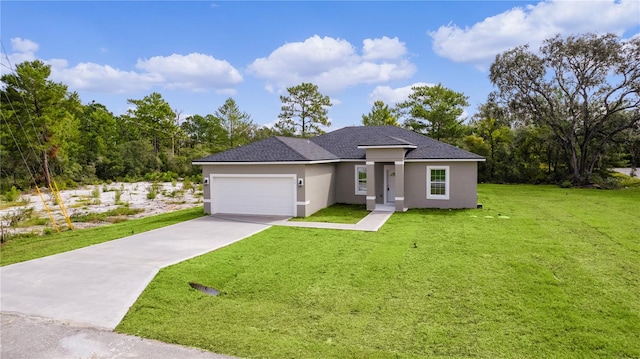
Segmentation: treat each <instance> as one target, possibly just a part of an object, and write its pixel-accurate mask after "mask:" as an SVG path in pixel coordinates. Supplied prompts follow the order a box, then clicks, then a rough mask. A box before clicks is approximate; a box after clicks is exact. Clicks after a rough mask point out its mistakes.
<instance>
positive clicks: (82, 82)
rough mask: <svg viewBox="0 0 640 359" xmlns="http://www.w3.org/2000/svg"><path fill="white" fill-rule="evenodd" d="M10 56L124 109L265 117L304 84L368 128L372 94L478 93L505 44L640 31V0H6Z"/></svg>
mask: <svg viewBox="0 0 640 359" xmlns="http://www.w3.org/2000/svg"><path fill="white" fill-rule="evenodd" d="M0 14H1V15H0V16H1V28H0V31H1V40H2V46H3V49H2V52H3V53H2V67H1V68H0V71H2V73H7V72H8V71H10V69H9V67H8V66H10V65H9V64H11V65H15V64H17V63H20V62H22V61H26V60H34V59H41V60H43V61H45V62H47V63H49V64H51V66H52V76H51V79H52V80H54V81H57V82H62V83H64V84H66V85H68V86H69V89H70V90H71V91H76V92H78V93H79V95H80V98H81V100H82V101H83V102H84V103H89V102H91V101H93V100H95V101H96V102H99V103H102V104H104V105H105V106H107V108H108V109H109V110H111V111H112V112H114V113H115V114H121V113H124V112H126V110H127V109H128V108H129V107H130V105H128V104H127V99H141V98H143V97H144V96H146V95H148V94H150V93H152V92H159V93H161V94H162V96H163V98H164V99H165V100H166V101H167V102H169V104H170V105H171V107H172V108H174V109H175V110H177V111H179V112H181V113H182V118H184V117H186V116H188V115H192V114H200V115H206V114H210V113H211V114H213V113H214V112H215V110H216V109H217V108H218V107H219V106H220V105H222V104H223V103H224V101H225V99H226V98H228V97H233V98H234V99H235V100H236V102H237V103H238V105H239V107H240V109H241V110H243V111H246V112H248V113H249V114H250V115H251V117H252V120H253V121H254V122H255V123H257V124H259V125H266V124H273V123H274V122H275V121H276V120H277V116H278V113H279V112H280V106H281V102H280V99H279V95H281V94H286V88H287V87H290V86H295V85H297V84H300V83H302V82H312V83H315V84H317V85H318V86H319V88H320V91H321V92H322V93H323V94H326V95H329V96H330V97H331V99H332V102H333V103H334V105H333V106H332V107H331V108H330V110H329V117H330V119H331V120H332V123H333V126H332V127H331V129H335V128H339V127H343V126H349V125H358V124H360V122H361V116H362V114H363V113H367V112H369V111H370V109H371V106H372V104H373V101H375V100H377V99H381V100H383V101H385V102H386V103H388V104H391V105H393V104H394V103H396V102H401V101H402V100H403V99H405V98H406V96H407V95H408V94H409V93H410V87H411V86H412V85H415V84H437V83H441V84H442V85H443V86H445V87H448V88H451V89H453V90H455V91H458V92H462V93H464V94H465V95H467V96H469V102H470V106H469V107H468V108H467V109H466V113H467V114H469V115H470V114H473V113H475V111H476V108H477V107H478V105H480V104H482V103H483V102H484V101H485V100H486V97H487V94H488V93H489V92H490V91H491V90H492V86H491V83H490V82H489V80H488V72H487V70H488V68H489V66H490V65H491V62H492V61H493V59H494V58H495V55H496V54H498V53H500V52H502V51H505V50H507V49H510V48H512V47H515V46H518V45H522V44H530V45H531V46H532V47H534V48H537V47H538V46H539V44H540V43H541V42H542V40H544V39H546V38H549V37H551V36H554V35H555V34H557V33H560V34H564V35H569V34H578V33H584V32H596V33H604V32H613V33H616V34H618V35H620V36H622V37H623V38H630V37H633V36H640V35H639V34H640V1H638V0H619V1H599V0H585V1H576V0H571V1H570V0H564V1H541V2H535V1H421V2H418V1H410V2H367V1H354V2H337V1H335V2H324V1H323V2H320V1H315V2H294V1H288V2H271V1H260V2H244V1H237V2H236V1H234V2H231V1H218V2H209V1H182V2H170V1H135V2H134V1H130V2H116V1H92V2H80V1H67V2H54V1H45V2H34V1H5V0H3V1H2V2H1V3H0Z"/></svg>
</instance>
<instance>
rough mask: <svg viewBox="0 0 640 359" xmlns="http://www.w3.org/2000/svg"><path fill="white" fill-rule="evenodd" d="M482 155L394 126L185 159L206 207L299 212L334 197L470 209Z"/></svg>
mask: <svg viewBox="0 0 640 359" xmlns="http://www.w3.org/2000/svg"><path fill="white" fill-rule="evenodd" d="M479 161H484V158H483V157H481V156H478V155H476V154H473V153H470V152H467V151H464V150H461V149H459V148H457V147H454V146H451V145H448V144H446V143H443V142H440V141H436V140H434V139H431V138H429V137H426V136H423V135H420V134H418V133H415V132H411V131H407V130H405V129H402V128H400V127H395V126H360V127H345V128H342V129H339V130H336V131H333V132H329V133H326V134H324V135H320V136H317V137H314V138H311V139H301V138H289V137H278V136H276V137H271V138H268V139H265V140H261V141H257V142H254V143H251V144H249V145H246V146H242V147H237V148H233V149H230V150H228V151H224V152H220V153H216V154H213V155H211V156H208V157H204V158H201V159H198V160H196V161H193V164H194V165H201V166H202V174H203V178H204V209H205V212H206V213H209V214H215V213H228V214H251V215H282V216H297V217H306V216H309V215H311V214H312V213H314V212H316V211H318V210H319V209H322V208H325V207H327V206H329V205H332V204H334V203H349V204H366V206H367V209H368V210H375V209H387V210H395V211H405V210H407V209H409V208H475V207H476V205H477V164H478V162H479Z"/></svg>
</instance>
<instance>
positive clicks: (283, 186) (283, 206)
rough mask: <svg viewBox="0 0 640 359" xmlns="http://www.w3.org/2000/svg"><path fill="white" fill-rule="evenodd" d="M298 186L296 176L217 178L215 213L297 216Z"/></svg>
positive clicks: (214, 182) (214, 183) (213, 185)
mask: <svg viewBox="0 0 640 359" xmlns="http://www.w3.org/2000/svg"><path fill="white" fill-rule="evenodd" d="M295 186H296V184H295V175H286V176H284V175H272V176H260V177H256V176H215V175H214V176H213V177H212V179H211V212H212V213H236V214H258V215H282V216H294V215H295V213H294V211H295V204H296V202H295V201H296V198H295V196H296V194H295V190H296V187H295Z"/></svg>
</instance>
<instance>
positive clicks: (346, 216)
mask: <svg viewBox="0 0 640 359" xmlns="http://www.w3.org/2000/svg"><path fill="white" fill-rule="evenodd" d="M369 213H370V212H369V211H367V208H366V206H365V205H364V204H363V205H358V204H340V203H339V204H334V205H332V206H330V207H327V208H323V209H321V210H319V211H318V212H316V213H314V214H312V215H310V216H309V217H294V218H291V219H290V221H294V222H329V223H348V224H355V223H358V222H360V220H361V219H363V218H364V217H366V216H367V215H368V214H369Z"/></svg>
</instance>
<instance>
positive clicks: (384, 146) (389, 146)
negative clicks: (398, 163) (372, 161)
mask: <svg viewBox="0 0 640 359" xmlns="http://www.w3.org/2000/svg"><path fill="white" fill-rule="evenodd" d="M367 148H411V149H414V148H418V146H416V145H372V146H369V145H358V149H367Z"/></svg>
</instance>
